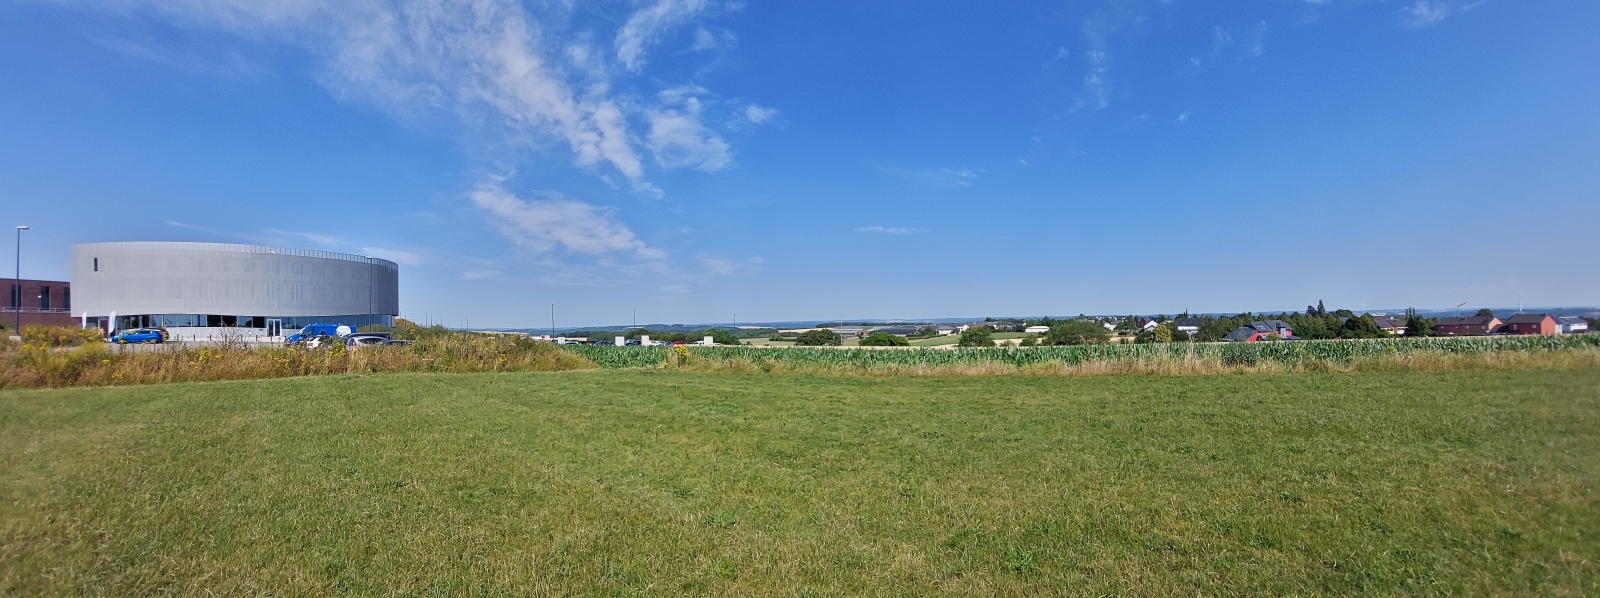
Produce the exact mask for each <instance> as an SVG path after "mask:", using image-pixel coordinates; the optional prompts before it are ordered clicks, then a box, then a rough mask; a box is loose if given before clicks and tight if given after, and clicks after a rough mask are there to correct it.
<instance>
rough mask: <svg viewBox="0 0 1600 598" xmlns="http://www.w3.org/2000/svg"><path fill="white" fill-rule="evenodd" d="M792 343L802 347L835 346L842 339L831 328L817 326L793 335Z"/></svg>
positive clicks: (840, 342)
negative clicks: (795, 335) (798, 334)
mask: <svg viewBox="0 0 1600 598" xmlns="http://www.w3.org/2000/svg"><path fill="white" fill-rule="evenodd" d="M794 344H796V345H800V346H802V347H837V346H839V345H842V344H844V340H843V339H841V338H839V335H838V334H836V333H834V331H832V330H828V329H826V328H818V329H816V330H807V331H805V332H802V333H800V336H797V337H795V339H794Z"/></svg>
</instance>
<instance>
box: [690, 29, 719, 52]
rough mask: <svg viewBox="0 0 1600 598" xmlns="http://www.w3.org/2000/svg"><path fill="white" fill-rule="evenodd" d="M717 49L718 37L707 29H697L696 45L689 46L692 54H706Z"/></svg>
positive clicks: (695, 35)
mask: <svg viewBox="0 0 1600 598" xmlns="http://www.w3.org/2000/svg"><path fill="white" fill-rule="evenodd" d="M715 47H717V36H715V35H712V34H711V32H710V31H706V30H705V29H696V30H695V32H694V45H692V46H689V51H690V52H704V51H706V50H710V49H712V48H715Z"/></svg>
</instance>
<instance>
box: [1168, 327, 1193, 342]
mask: <svg viewBox="0 0 1600 598" xmlns="http://www.w3.org/2000/svg"><path fill="white" fill-rule="evenodd" d="M1188 341H1189V333H1187V332H1184V331H1182V330H1178V329H1176V328H1174V329H1173V330H1172V342H1175V343H1183V342H1188Z"/></svg>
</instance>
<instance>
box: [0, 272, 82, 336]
mask: <svg viewBox="0 0 1600 598" xmlns="http://www.w3.org/2000/svg"><path fill="white" fill-rule="evenodd" d="M5 286H6V288H7V289H10V291H11V292H10V293H8V294H7V295H8V296H7V297H6V301H5V304H4V305H0V325H4V326H5V327H6V328H7V329H10V328H11V327H12V326H13V325H15V323H16V321H17V319H18V316H21V319H22V325H23V326H29V325H32V324H45V325H49V326H77V325H78V321H77V320H74V319H73V318H72V285H71V284H69V283H66V282H62V281H59V280H28V279H23V280H22V284H21V285H20V288H19V285H18V284H17V280H16V279H15V278H12V279H8V280H6V281H5ZM18 312H21V313H18Z"/></svg>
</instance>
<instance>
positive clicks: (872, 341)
mask: <svg viewBox="0 0 1600 598" xmlns="http://www.w3.org/2000/svg"><path fill="white" fill-rule="evenodd" d="M861 346H863V347H909V346H911V341H908V340H906V338H905V337H903V336H899V335H896V334H889V333H887V332H874V333H872V334H869V335H867V338H864V339H861Z"/></svg>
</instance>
